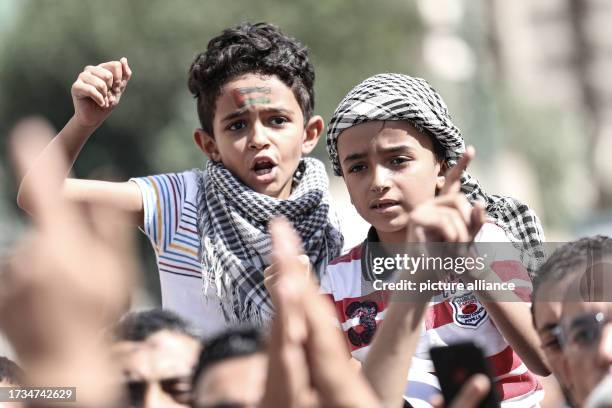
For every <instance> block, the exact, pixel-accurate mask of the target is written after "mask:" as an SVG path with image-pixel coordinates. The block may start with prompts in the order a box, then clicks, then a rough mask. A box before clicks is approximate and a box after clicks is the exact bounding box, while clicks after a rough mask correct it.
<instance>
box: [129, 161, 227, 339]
mask: <svg viewBox="0 0 612 408" xmlns="http://www.w3.org/2000/svg"><path fill="white" fill-rule="evenodd" d="M131 181H133V182H135V183H136V184H137V185H138V187H139V189H140V192H141V194H142V201H143V207H144V223H143V232H144V233H145V235H146V236H147V237H148V238H149V240H150V242H151V245H152V247H153V249H154V251H155V255H156V258H157V267H158V271H159V279H160V286H161V293H162V305H163V307H164V309H170V310H173V311H175V312H177V313H178V314H180V315H181V316H183V317H185V318H186V319H188V320H189V321H190V322H191V323H193V324H194V325H196V326H197V327H198V328H199V329H200V330H201V332H202V334H203V335H204V336H206V337H208V336H210V335H213V334H215V333H217V332H218V331H220V330H222V329H223V328H224V327H225V320H224V319H223V315H222V311H221V308H220V306H219V302H218V299H217V298H216V296H215V295H214V294H212V293H209V294H207V296H204V293H203V290H202V265H201V263H200V258H199V255H198V254H199V248H200V239H199V235H198V209H197V197H198V188H199V187H198V174H197V173H196V172H195V171H185V172H183V173H169V174H161V175H155V176H148V177H140V178H133V179H131Z"/></svg>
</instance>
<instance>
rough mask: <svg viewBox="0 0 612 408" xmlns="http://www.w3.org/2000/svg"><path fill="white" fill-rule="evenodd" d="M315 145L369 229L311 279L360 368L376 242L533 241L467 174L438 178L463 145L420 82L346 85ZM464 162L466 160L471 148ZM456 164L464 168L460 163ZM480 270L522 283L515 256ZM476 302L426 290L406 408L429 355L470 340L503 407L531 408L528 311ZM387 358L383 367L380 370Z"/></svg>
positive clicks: (371, 305)
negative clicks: (323, 139)
mask: <svg viewBox="0 0 612 408" xmlns="http://www.w3.org/2000/svg"><path fill="white" fill-rule="evenodd" d="M327 147H328V152H329V155H330V158H331V161H332V164H333V167H334V171H335V172H336V174H337V175H342V176H343V177H344V181H345V182H346V185H347V189H348V191H349V194H350V197H351V200H352V202H353V204H354V205H355V207H356V209H357V211H358V212H359V213H360V215H361V216H362V217H363V218H364V219H365V220H366V221H368V222H369V223H370V224H371V225H372V228H371V229H370V231H369V233H368V237H367V238H366V240H365V241H364V242H363V243H362V244H360V245H358V246H357V247H355V248H353V249H352V250H351V251H350V252H349V253H348V254H346V255H344V256H342V257H340V258H338V259H336V260H334V261H333V262H332V264H330V266H329V267H328V273H327V274H326V275H325V276H324V277H323V279H322V281H321V286H322V290H323V292H324V293H327V294H329V295H330V296H331V297H332V300H333V302H334V304H335V307H336V312H337V317H338V319H339V320H340V325H341V327H342V330H343V331H344V333H345V337H346V340H347V343H348V345H349V348H350V351H351V354H352V356H353V357H354V358H356V359H357V360H360V361H362V362H363V361H365V360H366V355H367V354H368V352H369V351H370V347H371V343H372V341H373V338H374V335H375V334H376V333H377V331H378V330H379V326H380V324H381V323H382V321H383V319H384V318H385V315H386V312H387V311H389V308H388V296H389V293H388V292H385V291H383V290H375V289H374V287H373V285H372V282H371V281H372V275H371V273H372V271H371V270H370V267H369V266H368V262H366V261H367V260H368V259H369V258H370V257H371V251H372V250H373V249H372V248H373V247H375V246H376V244H375V243H376V242H380V243H402V242H406V240H407V237H411V238H410V239H409V240H415V239H416V238H415V237H420V238H419V240H421V241H422V240H426V241H438V242H471V241H477V242H478V241H480V242H508V241H511V242H517V244H518V243H521V242H522V243H527V244H534V243H539V242H541V241H542V239H543V234H542V230H541V227H540V224H539V222H538V220H537V218H536V216H535V214H534V213H533V212H532V211H531V210H530V209H529V208H528V207H527V206H525V205H523V204H521V203H519V202H517V201H516V200H513V199H510V198H505V197H498V196H490V195H487V194H485V193H484V192H483V191H482V189H481V188H480V186H479V185H478V182H477V181H476V180H475V179H473V178H472V177H470V176H469V174H468V173H467V172H463V174H461V173H460V170H461V169H460V170H459V173H458V174H457V175H456V177H454V178H453V179H449V180H447V179H446V178H445V175H446V171H447V170H448V169H449V168H450V167H452V166H453V165H455V164H456V163H457V161H458V160H459V159H460V157H461V156H462V155H463V154H464V153H465V152H466V150H465V145H464V141H463V138H462V137H461V134H460V133H459V130H458V129H457V128H456V127H455V126H454V124H453V123H452V122H451V120H450V117H449V115H448V112H447V109H446V106H445V104H444V102H443V101H442V99H441V98H440V96H439V95H438V94H437V93H436V92H435V91H434V90H433V89H432V88H431V87H430V86H429V84H427V82H425V81H424V80H421V79H416V78H412V77H409V76H406V75H400V74H381V75H376V76H374V77H371V78H369V79H367V80H365V81H364V82H362V83H361V84H359V85H357V87H355V88H354V89H353V90H352V91H351V92H349V94H348V95H347V96H346V97H345V98H344V99H343V100H342V102H340V105H339V106H338V108H337V109H336V112H335V114H334V116H333V117H332V119H331V121H330V124H329V129H328V138H327ZM467 154H468V156H471V155H473V151H468V153H467ZM462 160H463V164H462V165H463V166H466V165H467V162H468V161H469V160H466V159H465V158H464V159H462ZM459 167H461V166H459ZM460 174H461V176H460ZM447 182H448V183H450V184H451V185H452V184H455V187H452V186H449V185H447ZM459 184H460V189H461V192H459ZM453 189H455V190H456V193H452V191H453ZM477 200H478V201H481V202H483V203H484V205H485V206H486V212H487V215H488V217H489V220H490V222H487V223H483V222H482V221H480V222H479V221H478V219H479V217H480V216H479V214H478V211H477V210H478V208H480V211H482V212H483V213H482V218H483V219H484V216H485V215H484V211H483V209H482V207H480V205H479V206H477V207H474V208H473V207H472V205H471V204H470V202H476V201H477ZM474 227H476V228H474ZM417 241H418V240H417ZM489 261H491V260H489ZM490 267H491V269H492V270H493V272H495V273H496V274H498V275H503V280H510V279H514V280H517V281H520V280H523V281H524V280H528V277H527V274H526V272H525V270H524V268H523V266H522V264H521V262H520V257H518V256H517V257H516V258H512V259H495V260H494V261H493V262H491V263H490ZM416 273H417V274H418V273H419V271H417V272H416ZM482 295H486V293H481V292H474V293H472V292H468V293H457V294H451V293H447V292H442V293H437V292H436V293H433V298H432V301H431V302H430V303H429V306H428V307H427V308H426V309H424V310H423V313H424V315H425V318H424V323H423V324H422V326H421V327H423V329H422V333H421V334H420V339H418V344H416V343H415V344H414V348H416V353H415V356H414V358H413V359H412V365H411V369H410V374H409V384H408V388H407V394H406V395H407V398H408V400H409V401H410V402H411V403H412V404H414V405H415V406H428V403H429V400H430V397H431V396H432V395H433V394H436V393H439V385H438V382H437V379H436V377H435V375H433V373H434V369H433V365H432V363H431V361H430V359H429V355H428V350H429V348H430V347H431V346H434V345H435V346H442V345H447V344H451V343H456V342H459V341H462V340H473V341H476V342H477V343H479V345H480V346H481V347H483V349H484V352H485V355H486V357H487V359H488V360H489V363H490V365H491V367H492V370H493V375H494V376H495V379H496V384H495V385H496V386H497V390H498V393H499V395H500V397H501V399H502V400H504V401H505V404H504V405H505V406H510V402H516V403H517V404H518V405H516V406H521V407H527V406H534V405H537V401H538V399H539V397H540V395H538V394H540V393H539V392H538V391H539V390H540V386H539V384H538V382H537V381H536V378H535V377H534V376H533V375H532V374H531V373H530V371H529V370H528V367H529V369H531V370H532V371H534V372H536V373H538V374H547V369H546V367H545V366H544V364H543V362H542V359H541V356H540V351H539V350H538V349H537V346H536V345H537V344H538V342H537V336H536V334H535V332H534V331H533V328H532V327H531V326H530V324H529V319H528V315H529V310H528V306H527V305H526V304H524V303H521V302H505V303H502V302H491V301H488V302H487V301H486V300H485V299H486V297H484V298H483V297H481V296H482ZM394 317H395V314H394ZM418 321H420V320H418V319H417V322H418ZM395 323H396V321H395V320H394V322H393V325H394V326H395ZM405 326H406V325H404V326H402V325H398V327H397V329H396V328H395V327H391V328H387V329H388V330H387V332H389V331H391V332H392V331H393V330H397V331H398V333H392V335H391V336H389V337H390V338H392V341H391V342H390V344H387V345H385V347H384V348H385V350H382V351H381V353H380V355H381V356H382V358H383V359H386V358H387V356H388V355H392V354H393V353H394V352H397V350H398V349H399V348H398V347H396V346H398V344H400V343H401V341H402V335H403V334H402V333H399V331H400V330H403V329H402V328H403V327H405ZM413 327H415V328H418V327H419V326H418V325H417V326H413ZM413 333H414V330H413ZM404 334H406V333H404ZM409 334H410V333H409ZM404 337H405V336H404ZM415 342H416V340H415ZM409 348H410V347H407V348H406V349H409ZM414 348H413V351H414ZM515 351H516V352H515ZM391 360H392V359H391V358H389V359H387V362H389V363H390V364H392V361H391ZM523 361H524V362H525V363H523ZM368 363H369V360H368ZM373 365H374V366H375V365H376V363H374V364H373ZM379 365H383V366H384V364H382V363H381V364H379ZM383 366H381V367H377V368H376V369H378V370H379V373H381V372H384V370H389V369H391V367H389V365H387V366H384V367H383ZM371 368H372V365H370V366H367V365H366V366H364V370H365V371H366V376H368V378H369V379H370V381H371V382H372V384H373V386H374V388H375V389H377V392H378V393H379V394H384V392H381V390H380V389H381V388H384V387H385V385H384V384H383V385H381V384H377V383H376V375H375V374H374V375H373V374H372V371H370V369H371ZM376 369H374V372H375V371H376ZM381 370H382V371H381ZM381 397H383V399H384V395H381ZM390 403H393V401H391V402H390ZM423 404H425V405H423Z"/></svg>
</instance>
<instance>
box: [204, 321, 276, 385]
mask: <svg viewBox="0 0 612 408" xmlns="http://www.w3.org/2000/svg"><path fill="white" fill-rule="evenodd" d="M265 350H266V342H265V339H264V336H263V333H262V332H261V330H260V329H257V328H254V327H249V326H246V327H245V326H239V327H233V328H230V329H228V330H226V331H224V332H223V333H221V334H219V335H217V336H215V337H213V338H211V339H209V340H208V341H205V342H204V343H203V345H202V352H201V353H200V358H199V360H198V365H197V366H196V368H195V371H194V374H193V384H194V385H195V384H197V382H198V381H199V379H200V377H201V376H202V374H203V373H204V372H205V371H206V370H207V369H208V368H209V367H210V366H212V365H213V364H216V363H219V362H221V361H224V360H227V359H230V358H237V357H247V356H250V355H253V354H256V353H262V352H264V351H265Z"/></svg>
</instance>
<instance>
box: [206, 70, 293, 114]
mask: <svg viewBox="0 0 612 408" xmlns="http://www.w3.org/2000/svg"><path fill="white" fill-rule="evenodd" d="M271 104H274V105H276V104H278V105H282V108H284V109H288V110H291V109H295V108H297V109H300V107H299V104H298V102H297V100H296V99H295V95H294V94H293V91H292V90H291V88H289V87H288V86H287V85H285V83H284V82H283V81H281V80H280V79H279V78H278V77H277V76H275V75H260V74H245V75H241V76H239V77H236V78H234V79H231V80H230V81H228V82H227V83H225V85H223V86H222V87H221V92H220V94H219V97H218V98H217V109H223V110H226V111H227V110H230V109H233V110H237V109H245V108H249V107H250V106H253V105H271Z"/></svg>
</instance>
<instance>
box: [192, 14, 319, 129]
mask: <svg viewBox="0 0 612 408" xmlns="http://www.w3.org/2000/svg"><path fill="white" fill-rule="evenodd" d="M248 73H256V74H262V75H276V76H277V77H278V78H279V79H280V80H281V81H283V83H285V85H287V86H288V87H289V88H291V90H292V91H293V94H294V95H295V98H296V100H297V102H298V104H299V105H300V108H301V109H302V114H303V115H304V122H305V123H306V122H307V121H308V120H309V119H310V117H311V116H312V114H313V110H314V79H315V74H314V68H313V66H312V64H311V63H310V61H309V60H308V51H307V49H306V47H304V46H303V45H302V44H300V43H299V42H298V41H297V40H295V39H294V38H291V37H288V36H286V35H285V34H283V33H282V32H281V31H280V29H279V28H278V27H276V26H274V25H272V24H268V23H257V24H251V23H242V24H239V25H237V26H235V27H232V28H228V29H226V30H224V31H223V32H222V33H221V34H220V35H219V36H217V37H215V38H213V39H212V40H210V42H209V43H208V47H207V49H206V51H205V52H203V53H200V54H199V55H198V56H196V57H195V59H194V61H193V63H192V64H191V68H190V69H189V90H190V91H191V93H192V94H193V96H194V97H195V98H196V99H197V108H198V116H199V118H200V124H201V126H202V129H203V130H204V131H206V132H207V133H208V134H210V135H211V136H213V126H212V123H213V118H214V114H215V107H216V101H217V98H218V97H219V94H220V92H221V87H222V86H223V85H225V84H226V83H227V82H228V81H230V80H232V79H233V78H236V77H238V76H240V75H244V74H248Z"/></svg>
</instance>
